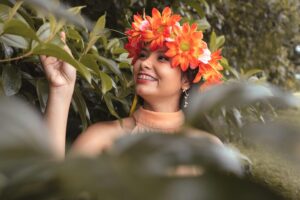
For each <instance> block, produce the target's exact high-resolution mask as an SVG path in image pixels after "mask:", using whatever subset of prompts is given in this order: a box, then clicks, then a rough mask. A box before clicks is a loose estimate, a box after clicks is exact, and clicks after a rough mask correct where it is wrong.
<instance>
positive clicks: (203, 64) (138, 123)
mask: <svg viewBox="0 0 300 200" xmlns="http://www.w3.org/2000/svg"><path fill="white" fill-rule="evenodd" d="M180 19H181V17H180V16H179V15H175V14H172V11H171V9H170V8H168V7H167V8H165V9H164V10H163V12H162V13H160V12H159V11H158V10H157V9H155V8H154V9H153V10H152V17H150V16H145V14H144V17H143V18H142V17H141V16H140V15H135V16H134V22H133V23H132V28H131V29H129V30H128V31H126V34H127V35H128V43H127V44H126V45H125V47H126V49H127V50H128V52H129V57H131V58H132V64H133V77H134V81H135V84H136V95H137V96H139V97H140V98H142V99H143V104H142V106H141V107H139V108H138V109H137V110H136V111H135V112H134V113H133V115H132V116H130V117H128V118H125V119H122V120H121V121H122V122H120V121H119V120H116V121H110V122H99V123H96V124H94V125H92V126H90V127H89V128H88V129H87V130H86V131H85V132H84V133H82V134H81V135H80V136H79V137H78V139H77V140H76V141H75V142H74V145H73V148H72V150H73V151H74V152H77V153H79V154H85V155H91V156H92V155H97V154H99V153H101V151H103V150H104V149H106V148H108V147H110V146H111V144H112V143H113V142H114V140H115V139H116V138H118V137H120V136H122V135H124V134H126V133H139V132H145V131H158V132H163V133H174V132H176V131H179V130H180V128H181V127H182V125H183V123H184V114H183V111H182V110H181V108H180V99H181V98H182V96H184V95H187V92H186V91H187V90H188V89H189V88H190V87H191V85H192V84H193V83H197V82H199V81H200V80H203V81H204V84H202V86H201V87H202V88H205V87H207V86H209V85H212V84H216V83H219V82H221V78H222V75H221V73H220V72H219V70H221V69H222V66H221V65H220V64H219V60H220V59H221V56H220V50H217V51H216V52H213V53H211V52H210V50H209V49H208V47H207V44H206V43H205V42H204V41H203V40H202V38H203V34H202V32H201V31H198V30H197V25H196V24H192V25H191V26H190V25H189V24H187V23H185V24H183V25H182V26H181V25H180V23H179V21H180ZM61 38H62V40H63V41H65V34H64V33H62V35H61ZM65 49H66V50H67V51H68V52H70V51H69V48H68V47H67V46H66V45H65ZM41 61H42V63H43V66H44V69H45V72H46V76H47V79H48V81H49V82H50V84H49V85H50V93H49V99H48V103H47V109H46V114H45V118H46V121H47V124H48V126H49V129H50V132H51V134H52V135H51V137H52V141H53V146H54V148H55V149H56V152H57V156H58V157H60V158H63V157H64V153H65V136H66V135H65V134H66V122H67V116H68V109H69V106H70V102H71V97H72V94H73V91H74V85H75V80H76V71H75V69H74V68H73V67H72V66H71V65H69V64H67V63H65V62H62V61H60V60H58V59H56V58H53V57H47V56H42V57H41ZM191 71H194V72H196V73H195V76H190V73H189V72H191ZM198 135H200V136H204V137H209V138H211V139H212V140H213V141H215V142H218V143H220V142H219V140H218V139H217V138H215V137H214V136H212V135H210V134H208V133H205V132H202V131H199V134H198Z"/></svg>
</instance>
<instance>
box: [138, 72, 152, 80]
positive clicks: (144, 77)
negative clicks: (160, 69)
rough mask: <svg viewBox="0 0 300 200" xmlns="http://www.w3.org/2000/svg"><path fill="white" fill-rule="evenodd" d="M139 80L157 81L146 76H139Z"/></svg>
mask: <svg viewBox="0 0 300 200" xmlns="http://www.w3.org/2000/svg"><path fill="white" fill-rule="evenodd" d="M137 78H138V79H144V80H150V81H155V79H154V78H153V77H151V76H148V75H145V74H139V75H138V77H137Z"/></svg>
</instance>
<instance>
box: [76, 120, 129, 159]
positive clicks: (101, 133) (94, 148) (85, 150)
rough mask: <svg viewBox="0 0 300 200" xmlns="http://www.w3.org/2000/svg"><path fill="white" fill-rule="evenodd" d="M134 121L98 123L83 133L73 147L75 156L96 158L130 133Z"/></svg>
mask: <svg viewBox="0 0 300 200" xmlns="http://www.w3.org/2000/svg"><path fill="white" fill-rule="evenodd" d="M133 123H134V121H132V118H124V119H121V120H114V121H106V122H98V123H95V124H92V125H91V126H89V127H88V128H87V129H86V130H85V131H84V132H82V133H81V134H80V135H79V136H78V138H77V139H76V140H75V142H74V144H73V145H72V148H71V151H72V152H73V153H75V154H80V155H86V156H96V155H98V154H100V153H101V152H102V151H103V150H105V149H107V148H109V147H110V146H111V145H112V144H113V142H114V141H115V140H116V139H117V138H118V137H120V136H122V135H124V134H126V133H128V132H130V130H131V127H133Z"/></svg>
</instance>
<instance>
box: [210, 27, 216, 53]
mask: <svg viewBox="0 0 300 200" xmlns="http://www.w3.org/2000/svg"><path fill="white" fill-rule="evenodd" d="M209 49H210V50H211V51H212V52H214V51H215V50H217V35H216V33H215V31H212V32H211V34H210V40H209Z"/></svg>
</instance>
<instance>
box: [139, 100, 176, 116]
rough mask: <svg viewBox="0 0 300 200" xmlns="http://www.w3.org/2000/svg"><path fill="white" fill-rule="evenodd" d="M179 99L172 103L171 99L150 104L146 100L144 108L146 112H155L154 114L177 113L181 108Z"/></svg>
mask: <svg viewBox="0 0 300 200" xmlns="http://www.w3.org/2000/svg"><path fill="white" fill-rule="evenodd" d="M178 102H179V99H176V100H174V101H170V99H167V100H164V99H160V100H159V102H158V101H156V102H153V101H151V102H149V101H146V100H144V104H143V108H144V109H146V110H150V111H154V112H166V113H170V112H177V111H179V110H180V107H179V103H178Z"/></svg>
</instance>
